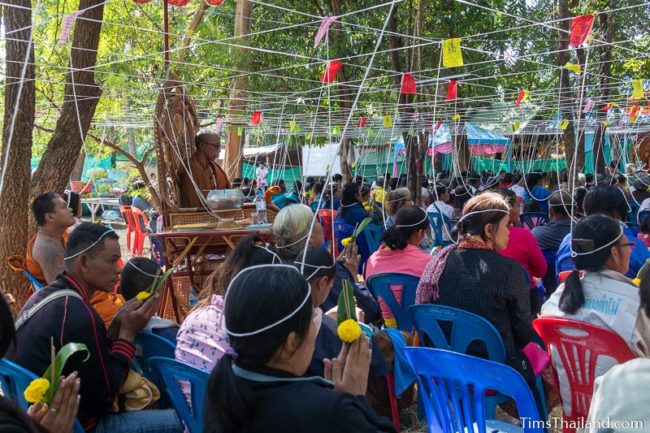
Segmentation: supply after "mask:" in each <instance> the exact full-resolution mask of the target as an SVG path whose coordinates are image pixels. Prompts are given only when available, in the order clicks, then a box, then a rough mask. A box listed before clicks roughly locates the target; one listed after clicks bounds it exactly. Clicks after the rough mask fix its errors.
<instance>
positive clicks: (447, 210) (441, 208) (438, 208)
mask: <svg viewBox="0 0 650 433" xmlns="http://www.w3.org/2000/svg"><path fill="white" fill-rule="evenodd" d="M427 212H441V213H442V214H443V215H444V216H446V217H447V218H449V219H451V214H452V213H453V212H454V208H453V206H449V205H448V204H447V203H445V202H444V201H440V200H436V201H435V202H433V203H431V204H430V205H429V207H428V208H427Z"/></svg>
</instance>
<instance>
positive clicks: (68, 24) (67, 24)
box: [59, 9, 86, 44]
mask: <svg viewBox="0 0 650 433" xmlns="http://www.w3.org/2000/svg"><path fill="white" fill-rule="evenodd" d="M84 12H86V9H81V10H78V11H74V12H72V13H71V14H68V15H66V16H64V17H63V26H62V28H61V37H60V38H59V44H65V41H67V40H68V36H69V35H70V30H72V25H73V24H74V22H75V20H76V19H77V17H78V16H79V15H81V14H82V13H84Z"/></svg>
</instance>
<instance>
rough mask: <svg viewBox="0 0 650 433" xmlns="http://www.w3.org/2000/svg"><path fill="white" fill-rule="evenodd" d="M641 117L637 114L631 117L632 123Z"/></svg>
mask: <svg viewBox="0 0 650 433" xmlns="http://www.w3.org/2000/svg"><path fill="white" fill-rule="evenodd" d="M638 117H639V115H638V114H635V115H634V116H632V117H630V123H634V122H636V119H637V118H638Z"/></svg>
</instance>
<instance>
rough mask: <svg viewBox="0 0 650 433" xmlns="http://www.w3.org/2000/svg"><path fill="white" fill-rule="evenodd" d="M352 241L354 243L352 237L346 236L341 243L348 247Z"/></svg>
mask: <svg viewBox="0 0 650 433" xmlns="http://www.w3.org/2000/svg"><path fill="white" fill-rule="evenodd" d="M351 243H352V238H345V239H343V240H341V245H343V246H344V247H347V246H348V245H350V244H351Z"/></svg>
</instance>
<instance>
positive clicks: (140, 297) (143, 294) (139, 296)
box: [135, 291, 151, 301]
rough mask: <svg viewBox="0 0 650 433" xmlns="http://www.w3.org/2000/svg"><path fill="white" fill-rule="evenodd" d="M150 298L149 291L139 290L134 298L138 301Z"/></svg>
mask: <svg viewBox="0 0 650 433" xmlns="http://www.w3.org/2000/svg"><path fill="white" fill-rule="evenodd" d="M149 298H151V293H149V292H144V291H143V292H140V293H138V294H137V295H135V299H136V300H138V301H145V300H147V299H149Z"/></svg>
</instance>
